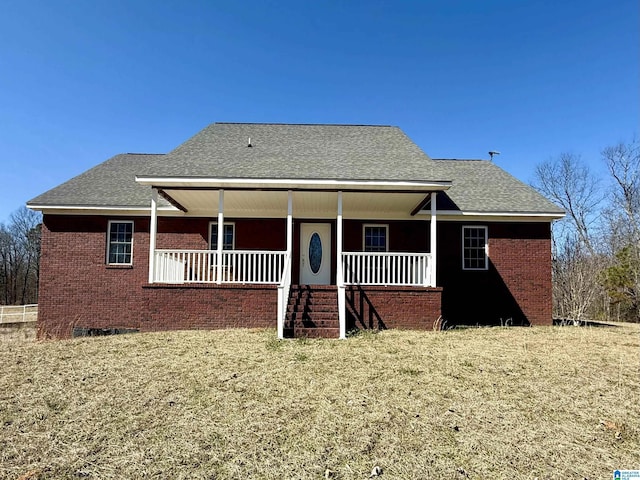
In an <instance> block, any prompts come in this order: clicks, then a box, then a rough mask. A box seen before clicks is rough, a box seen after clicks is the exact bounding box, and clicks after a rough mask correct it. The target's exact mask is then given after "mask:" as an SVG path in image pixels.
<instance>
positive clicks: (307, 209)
mask: <svg viewBox="0 0 640 480" xmlns="http://www.w3.org/2000/svg"><path fill="white" fill-rule="evenodd" d="M137 181H138V182H140V183H143V184H147V185H150V186H151V187H152V198H151V221H150V241H149V278H148V282H149V284H167V285H174V286H176V285H177V286H179V285H184V286H188V285H196V284H202V285H206V284H210V285H214V286H215V285H218V286H223V285H238V286H240V285H264V286H271V287H273V288H274V290H277V327H278V337H279V338H283V337H284V332H285V321H286V318H287V307H288V305H289V303H290V302H289V299H290V296H291V289H292V285H330V286H333V287H334V288H335V297H336V300H335V302H336V305H337V316H338V324H339V335H338V336H339V338H345V336H346V330H347V310H348V306H347V298H346V297H347V292H349V291H351V292H352V291H354V288H362V287H367V286H371V287H376V288H377V289H378V290H380V289H382V288H383V287H414V288H415V289H420V288H423V289H427V288H433V287H436V268H437V265H436V252H437V242H436V238H437V211H436V201H435V200H436V195H437V192H438V191H443V190H446V189H447V188H448V187H449V185H448V184H447V182H434V183H425V182H340V183H336V182H301V181H294V180H278V181H265V180H260V181H247V180H236V181H234V180H207V181H202V180H201V181H194V180H193V179H166V178H164V179H157V178H141V177H139V178H137ZM160 198H163V199H164V200H166V201H168V202H169V203H170V204H171V205H173V207H174V208H175V211H173V212H171V217H179V218H182V219H183V220H184V221H188V220H189V219H193V220H195V219H203V218H205V219H209V220H210V228H209V235H210V238H209V240H208V248H205V249H202V248H173V247H174V246H175V247H180V245H171V247H172V248H167V245H166V244H162V242H161V244H160V245H159V244H158V208H157V207H158V202H159V199H160ZM163 213H164V212H163ZM164 215H166V214H164ZM267 225H268V226H269V228H267V227H266V226H267ZM240 226H241V227H242V231H243V234H244V236H245V237H246V236H247V235H251V236H253V237H254V238H253V241H252V244H251V246H250V248H242V245H243V244H246V241H238V242H236V238H235V237H236V229H237V230H240ZM396 231H397V232H396ZM265 232H268V233H265ZM396 233H397V234H396ZM390 234H391V237H390ZM239 238H240V237H239ZM390 238H391V239H394V238H397V239H398V238H399V239H401V240H402V241H400V240H395V244H394V241H392V242H390V241H389V240H390ZM261 240H264V241H263V242H262V241H261ZM173 243H175V242H173ZM269 244H271V245H276V244H277V246H278V247H279V248H264V249H263V248H259V246H260V245H265V246H266V245H269ZM256 246H258V248H256ZM237 247H240V248H237Z"/></svg>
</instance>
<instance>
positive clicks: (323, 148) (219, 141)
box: [28, 123, 562, 213]
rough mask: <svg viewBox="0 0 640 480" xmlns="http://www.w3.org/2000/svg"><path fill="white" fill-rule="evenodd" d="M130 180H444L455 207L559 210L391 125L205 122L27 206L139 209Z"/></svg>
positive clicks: (489, 168)
mask: <svg viewBox="0 0 640 480" xmlns="http://www.w3.org/2000/svg"><path fill="white" fill-rule="evenodd" d="M249 138H250V139H251V144H252V147H248V146H247V144H248V141H249ZM136 175H137V176H157V177H213V178H271V179H323V180H387V181H395V180H410V181H452V182H453V185H452V187H451V188H450V189H449V190H448V192H447V195H448V196H449V197H450V198H451V200H452V201H453V202H454V203H455V205H456V206H457V207H458V208H459V209H460V210H464V211H477V212H531V213H562V210H561V209H559V208H558V207H556V206H555V205H554V204H553V203H551V202H550V201H548V200H547V199H545V198H544V197H542V196H541V195H540V194H539V193H537V192H536V191H535V190H534V189H532V188H531V187H529V186H528V185H525V184H524V183H522V182H520V181H519V180H517V179H515V178H514V177H512V176H511V175H509V174H508V173H506V172H505V171H504V170H502V169H501V168H499V167H498V166H497V165H495V164H493V163H491V162H489V161H468V160H431V159H430V158H429V157H428V156H427V155H426V154H425V153H424V152H423V151H422V150H421V149H420V148H419V147H418V146H417V145H416V144H414V143H413V142H412V141H411V140H410V139H409V138H408V137H407V136H406V135H405V134H404V133H403V132H402V131H401V130H400V129H399V128H398V127H390V126H362V125H287V124H238V123H214V124H212V125H209V126H208V127H207V128H205V129H204V130H202V131H201V132H199V133H198V134H196V135H195V136H194V137H192V138H190V139H189V140H187V141H186V142H184V143H183V144H182V145H180V146H178V147H177V148H176V149H174V150H173V151H171V152H169V153H168V154H165V155H147V154H121V155H116V156H115V157H113V158H111V159H109V160H107V161H105V162H104V163H101V164H100V165H98V166H96V167H94V168H92V169H90V170H88V171H87V172H85V173H83V174H81V175H79V176H77V177H75V178H73V179H71V180H69V181H68V182H65V183H63V184H62V185H60V186H58V187H56V188H54V189H52V190H49V191H48V192H46V193H43V194H42V195H40V196H38V197H36V198H34V199H33V200H31V201H29V202H28V205H32V206H75V205H77V206H97V207H99V206H120V207H142V208H145V207H148V206H149V201H150V192H149V187H147V186H143V185H140V184H138V183H136V181H135V176H136ZM161 204H162V205H164V204H165V202H164V200H161Z"/></svg>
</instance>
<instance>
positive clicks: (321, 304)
mask: <svg viewBox="0 0 640 480" xmlns="http://www.w3.org/2000/svg"><path fill="white" fill-rule="evenodd" d="M284 331H285V332H284V333H285V336H288V337H294V338H299V337H308V338H338V336H339V333H340V328H339V322H338V290H337V288H336V286H335V285H292V286H291V292H290V294H289V301H288V304H287V316H286V320H285V325H284Z"/></svg>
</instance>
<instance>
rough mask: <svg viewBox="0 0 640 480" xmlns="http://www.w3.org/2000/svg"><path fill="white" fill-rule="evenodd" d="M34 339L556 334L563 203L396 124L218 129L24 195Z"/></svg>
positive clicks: (222, 125) (114, 160) (117, 160)
mask: <svg viewBox="0 0 640 480" xmlns="http://www.w3.org/2000/svg"><path fill="white" fill-rule="evenodd" d="M28 206H29V207H30V208H32V209H34V210H39V211H42V212H43V214H44V215H43V228H42V257H41V281H40V282H41V283H40V298H39V319H38V321H39V335H40V337H41V338H46V337H69V336H72V335H74V332H75V333H76V334H77V333H80V332H83V331H87V329H119V328H123V329H135V330H140V331H155V330H169V329H211V328H228V327H276V326H277V332H278V336H279V337H280V338H282V337H288V336H326V337H339V338H344V337H345V335H346V333H347V332H348V331H349V330H351V329H354V328H360V329H362V328H374V329H378V328H417V329H432V328H439V327H441V325H442V322H443V321H446V322H447V324H449V325H451V324H501V323H505V322H506V323H511V324H514V325H551V322H552V319H551V245H550V226H551V222H552V221H553V220H554V219H557V218H560V217H562V216H563V212H562V210H560V209H559V208H558V207H556V206H555V205H554V204H552V203H551V202H549V201H548V200H546V199H545V198H543V197H542V196H541V195H539V194H538V193H537V192H536V191H534V190H533V189H532V188H530V187H529V186H527V185H525V184H523V183H521V182H520V181H518V180H516V179H515V178H513V177H512V176H511V175H509V174H508V173H506V172H505V171H503V170H502V169H500V168H499V167H498V166H496V165H495V164H494V163H492V162H490V161H487V160H433V159H431V158H429V157H428V156H427V155H426V154H425V153H424V152H423V151H422V150H421V149H420V148H419V147H418V146H417V145H416V144H414V143H413V142H412V141H411V140H410V139H409V138H408V137H407V136H406V135H405V134H404V133H403V132H402V131H401V130H400V129H399V128H397V127H392V126H362V125H288V124H244V123H215V124H212V125H210V126H208V127H207V128H205V129H204V130H202V131H201V132H199V133H198V134H196V135H195V136H194V137H192V138H190V139H189V140H187V141H186V142H185V143H183V144H182V145H180V146H178V147H177V148H176V149H175V150H173V151H171V152H169V153H167V154H162V155H147V154H131V153H129V154H121V155H116V156H115V157H113V158H111V159H109V160H107V161H105V162H104V163H102V164H100V165H98V166H96V167H94V168H92V169H90V170H88V171H87V172H85V173H83V174H81V175H79V176H77V177H75V178H73V179H71V180H69V181H68V182H66V183H63V184H62V185H60V186H58V187H56V188H54V189H52V190H50V191H48V192H46V193H44V194H42V195H40V196H38V197H36V198H34V199H33V200H31V201H30V202H28Z"/></svg>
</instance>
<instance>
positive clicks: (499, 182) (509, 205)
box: [434, 160, 564, 213]
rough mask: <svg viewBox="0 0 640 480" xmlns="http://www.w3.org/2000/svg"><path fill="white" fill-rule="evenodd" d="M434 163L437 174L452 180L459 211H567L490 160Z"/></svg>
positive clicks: (439, 161)
mask: <svg viewBox="0 0 640 480" xmlns="http://www.w3.org/2000/svg"><path fill="white" fill-rule="evenodd" d="M434 163H435V164H436V168H435V169H436V171H437V172H438V175H440V176H443V177H445V178H448V179H450V180H452V181H453V185H452V187H451V188H450V189H449V190H447V195H448V196H449V197H450V198H451V200H452V201H453V202H454V203H455V205H456V206H457V207H458V209H460V210H463V211H475V212H530V213H540V212H541V213H564V211H563V210H562V209H561V208H559V207H557V206H556V205H555V204H554V203H553V202H551V201H549V200H547V199H546V198H545V197H543V196H542V195H540V194H539V193H538V192H537V191H536V190H535V189H533V188H532V187H530V186H529V185H527V184H525V183H523V182H521V181H520V180H518V179H516V178H515V177H513V176H512V175H510V174H509V173H507V172H505V171H504V170H503V169H501V168H500V167H498V166H497V165H496V164H495V163H493V162H490V161H489V160H434Z"/></svg>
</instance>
